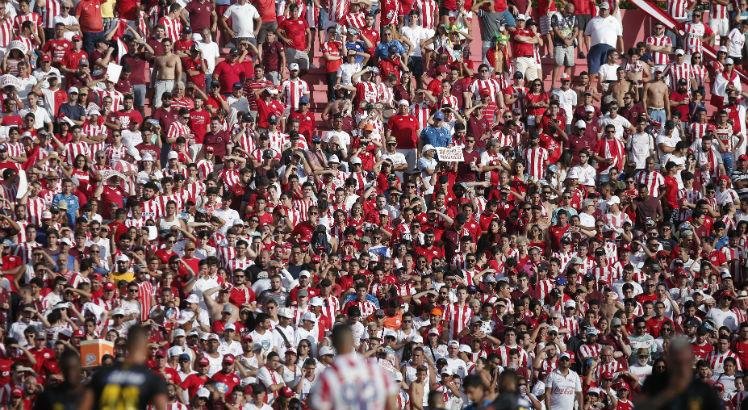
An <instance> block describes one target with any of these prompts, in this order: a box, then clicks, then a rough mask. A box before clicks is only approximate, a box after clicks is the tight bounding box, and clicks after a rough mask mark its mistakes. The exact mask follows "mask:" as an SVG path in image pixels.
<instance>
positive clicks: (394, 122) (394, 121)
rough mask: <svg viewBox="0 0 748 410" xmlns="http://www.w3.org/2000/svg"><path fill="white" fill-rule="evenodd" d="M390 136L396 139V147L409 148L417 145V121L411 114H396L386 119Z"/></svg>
mask: <svg viewBox="0 0 748 410" xmlns="http://www.w3.org/2000/svg"><path fill="white" fill-rule="evenodd" d="M387 127H388V128H389V129H390V131H391V132H392V136H393V137H395V139H397V147H398V148H400V149H411V148H417V147H418V121H417V120H416V117H414V116H412V115H400V114H396V115H393V116H392V117H390V119H389V121H387Z"/></svg>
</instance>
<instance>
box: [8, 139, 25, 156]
mask: <svg viewBox="0 0 748 410" xmlns="http://www.w3.org/2000/svg"><path fill="white" fill-rule="evenodd" d="M5 146H6V147H8V155H10V156H11V157H20V156H22V155H24V154H26V151H25V150H24V149H23V144H21V143H20V142H7V143H5Z"/></svg>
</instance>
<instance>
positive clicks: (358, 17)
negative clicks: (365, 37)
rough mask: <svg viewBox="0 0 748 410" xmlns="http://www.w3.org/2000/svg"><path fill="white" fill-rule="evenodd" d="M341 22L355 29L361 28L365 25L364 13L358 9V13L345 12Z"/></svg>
mask: <svg viewBox="0 0 748 410" xmlns="http://www.w3.org/2000/svg"><path fill="white" fill-rule="evenodd" d="M341 24H342V25H344V26H347V27H353V28H355V29H356V30H361V29H362V28H364V27H366V14H364V13H363V12H360V11H359V12H358V13H347V14H346V15H345V17H343V20H342V21H341Z"/></svg>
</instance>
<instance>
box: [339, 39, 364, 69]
mask: <svg viewBox="0 0 748 410" xmlns="http://www.w3.org/2000/svg"><path fill="white" fill-rule="evenodd" d="M345 49H346V51H348V50H353V51H355V52H357V53H365V52H366V48H365V47H364V44H363V43H362V42H360V41H346V43H345ZM343 61H344V62H345V61H348V60H346V59H345V56H343ZM354 61H355V62H356V63H358V64H361V63H363V62H364V57H363V56H359V55H357V56H356V58H355V59H354Z"/></svg>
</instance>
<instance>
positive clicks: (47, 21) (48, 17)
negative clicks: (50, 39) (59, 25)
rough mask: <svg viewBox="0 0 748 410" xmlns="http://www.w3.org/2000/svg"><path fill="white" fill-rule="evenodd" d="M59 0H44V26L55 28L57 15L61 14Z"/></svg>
mask: <svg viewBox="0 0 748 410" xmlns="http://www.w3.org/2000/svg"><path fill="white" fill-rule="evenodd" d="M60 10H62V6H61V5H60V1H59V0H44V28H55V17H57V16H59V15H60Z"/></svg>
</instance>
